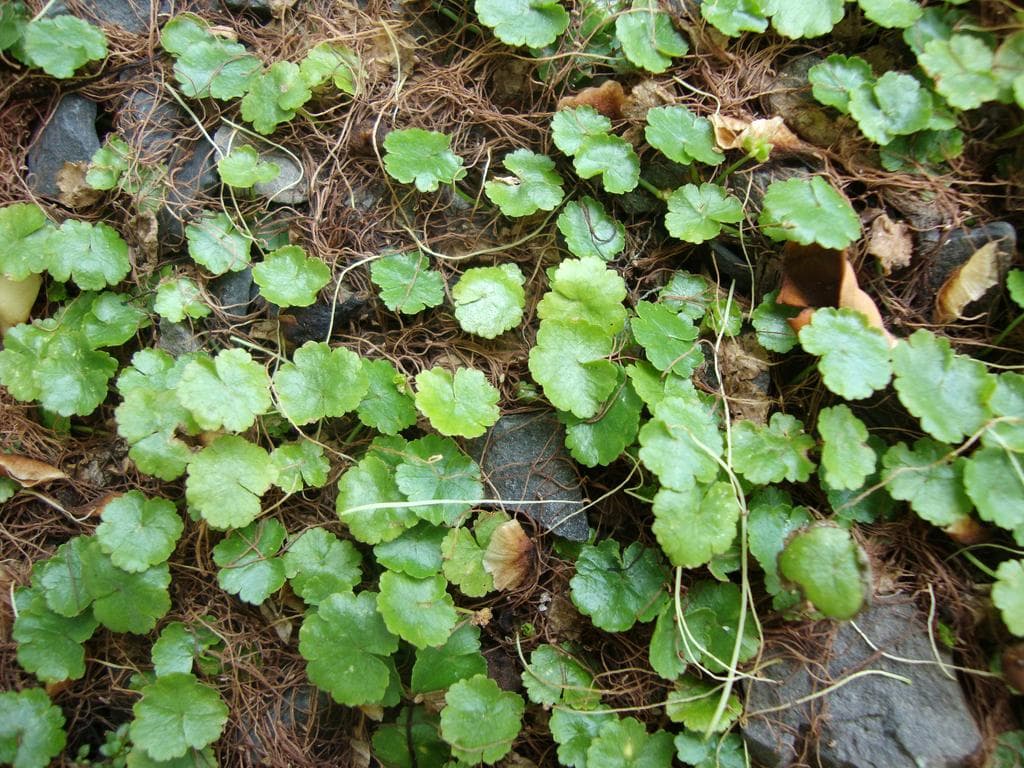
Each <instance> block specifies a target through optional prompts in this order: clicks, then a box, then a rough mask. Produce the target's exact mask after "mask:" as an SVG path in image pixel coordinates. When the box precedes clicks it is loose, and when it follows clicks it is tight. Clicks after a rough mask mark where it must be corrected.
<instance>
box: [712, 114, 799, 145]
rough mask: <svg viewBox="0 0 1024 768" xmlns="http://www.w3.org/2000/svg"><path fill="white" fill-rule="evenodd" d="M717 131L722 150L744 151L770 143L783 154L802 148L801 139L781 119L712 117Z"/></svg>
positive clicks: (716, 135) (718, 142) (716, 134)
mask: <svg viewBox="0 0 1024 768" xmlns="http://www.w3.org/2000/svg"><path fill="white" fill-rule="evenodd" d="M708 119H709V120H710V121H711V125H712V126H713V127H714V129H715V142H716V143H717V144H718V146H719V147H720V148H722V149H742V150H743V151H744V152H749V151H750V150H751V148H752V147H754V146H756V145H758V144H762V143H768V144H771V145H772V147H773V148H774V149H778V150H780V151H782V152H792V151H794V150H796V149H798V148H799V147H800V146H801V142H800V139H798V138H797V137H796V135H795V134H794V133H793V132H792V131H791V130H789V128H788V127H786V123H785V121H784V120H783V119H782V118H781V117H773V118H771V119H764V118H759V119H757V120H746V119H744V118H739V117H730V116H729V115H721V114H718V115H711V117H709V118H708Z"/></svg>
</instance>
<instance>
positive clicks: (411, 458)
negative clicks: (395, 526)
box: [395, 435, 484, 567]
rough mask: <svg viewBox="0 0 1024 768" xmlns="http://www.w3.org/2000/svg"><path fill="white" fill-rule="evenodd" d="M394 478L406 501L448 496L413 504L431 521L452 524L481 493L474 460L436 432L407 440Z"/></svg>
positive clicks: (419, 512) (451, 441) (414, 510)
mask: <svg viewBox="0 0 1024 768" xmlns="http://www.w3.org/2000/svg"><path fill="white" fill-rule="evenodd" d="M395 480H396V482H397V483H398V488H399V489H400V490H401V491H402V493H404V494H405V495H406V496H407V497H408V499H409V501H433V500H435V499H447V500H448V501H447V502H445V503H443V504H429V505H428V504H424V505H423V506H417V507H414V508H413V512H414V513H415V514H416V516H417V517H420V518H422V519H424V520H426V521H428V522H430V523H432V524H434V525H441V524H442V523H444V524H446V525H454V524H455V523H456V521H457V520H458V519H459V517H460V516H462V515H463V514H465V513H466V512H468V511H469V509H470V508H471V507H472V506H473V503H474V502H476V501H477V500H478V499H481V498H483V495H484V487H483V483H482V482H481V479H480V467H478V466H477V463H476V462H475V461H473V460H472V459H471V458H469V457H468V456H466V455H465V454H464V453H463V452H462V451H461V450H460V449H459V446H458V445H457V444H456V443H455V442H454V441H453V440H450V439H448V438H443V437H438V436H437V435H427V436H426V437H421V438H420V439H419V440H413V441H412V442H411V443H409V445H408V447H407V449H406V452H405V455H404V461H402V463H401V464H399V465H398V467H397V468H396V469H395ZM438 567H440V564H439V566H438Z"/></svg>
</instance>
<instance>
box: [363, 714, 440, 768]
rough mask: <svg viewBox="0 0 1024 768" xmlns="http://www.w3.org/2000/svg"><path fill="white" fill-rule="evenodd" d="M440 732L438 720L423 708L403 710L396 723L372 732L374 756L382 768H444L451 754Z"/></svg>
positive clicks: (387, 724)
mask: <svg viewBox="0 0 1024 768" xmlns="http://www.w3.org/2000/svg"><path fill="white" fill-rule="evenodd" d="M440 729H441V726H440V720H439V718H438V716H437V715H435V714H433V713H429V712H427V710H426V708H425V707H423V706H416V707H402V709H401V711H400V712H399V713H398V716H397V718H396V720H395V722H393V723H386V724H385V725H383V726H381V727H380V728H378V729H377V730H376V731H375V732H374V734H373V756H374V757H375V758H376V759H377V760H379V761H380V762H381V764H382V765H383V766H384V768H445V766H447V765H449V758H450V757H451V751H450V750H449V749H448V745H447V744H445V743H444V741H442V740H441V736H440V734H439V731H440Z"/></svg>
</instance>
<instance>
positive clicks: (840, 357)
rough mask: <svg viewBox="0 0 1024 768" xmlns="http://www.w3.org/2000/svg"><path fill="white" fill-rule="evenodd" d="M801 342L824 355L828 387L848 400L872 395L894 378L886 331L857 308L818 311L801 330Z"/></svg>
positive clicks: (822, 361)
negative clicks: (870, 321) (877, 326)
mask: <svg viewBox="0 0 1024 768" xmlns="http://www.w3.org/2000/svg"><path fill="white" fill-rule="evenodd" d="M800 344H801V345H802V346H803V348H804V350H805V351H807V352H810V353H811V354H812V355H820V356H821V359H820V360H818V371H820V373H821V377H822V380H823V381H824V382H825V386H826V387H828V388H829V389H830V390H831V391H832V392H835V393H836V394H837V395H840V396H841V397H845V398H846V399H847V400H862V399H864V398H865V397H868V396H870V395H871V393H872V392H874V391H875V390H878V389H882V387H884V386H886V385H887V384H888V383H889V379H890V378H891V377H892V368H893V366H892V364H891V363H890V360H889V342H888V341H887V340H886V338H885V334H884V333H882V331H880V330H879V329H878V328H875V327H874V326H873V325H871V324H870V323H869V322H868V319H867V318H866V317H865V316H864V315H863V314H861V313H860V312H858V311H856V310H854V309H833V308H831V307H824V308H822V309H819V310H817V311H815V313H814V315H813V316H812V317H811V322H810V323H809V324H808V325H805V326H804V327H803V328H801V329H800ZM893 356H894V357H895V352H894V353H893ZM898 388H899V385H898V384H897V389H898ZM904 404H905V403H904Z"/></svg>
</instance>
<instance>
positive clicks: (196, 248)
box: [185, 211, 252, 275]
mask: <svg viewBox="0 0 1024 768" xmlns="http://www.w3.org/2000/svg"><path fill="white" fill-rule="evenodd" d="M185 237H186V239H187V240H188V255H189V256H191V257H192V260H193V261H195V262H196V263H197V264H200V265H202V266H204V267H206V268H207V269H208V270H210V272H212V273H213V274H214V275H223V274H224V273H225V272H240V271H242V270H243V269H245V268H246V267H248V266H249V248H250V246H251V245H252V241H251V240H250V239H249V238H248V237H247V236H246V235H245V234H243V233H242V232H240V231H238V229H236V228H235V225H234V223H233V222H232V221H231V219H229V218H228V216H227V214H225V213H223V212H221V213H211V212H209V211H207V212H206V213H204V214H203V216H202V217H200V219H199V221H198V222H197V223H195V224H189V225H188V226H187V227H185Z"/></svg>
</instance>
